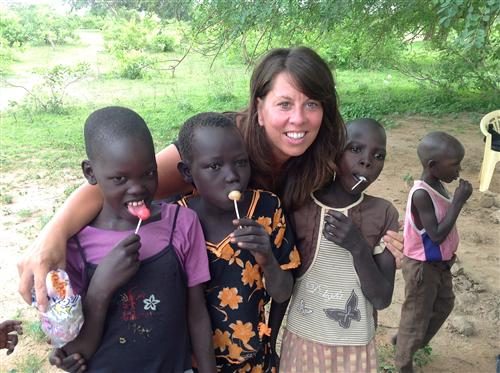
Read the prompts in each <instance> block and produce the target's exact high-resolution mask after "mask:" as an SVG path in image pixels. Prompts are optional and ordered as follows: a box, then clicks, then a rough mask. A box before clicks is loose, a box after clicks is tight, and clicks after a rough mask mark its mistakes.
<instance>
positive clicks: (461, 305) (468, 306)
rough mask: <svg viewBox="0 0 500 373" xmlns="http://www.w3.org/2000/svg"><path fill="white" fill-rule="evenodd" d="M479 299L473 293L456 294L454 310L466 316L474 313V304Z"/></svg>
mask: <svg viewBox="0 0 500 373" xmlns="http://www.w3.org/2000/svg"><path fill="white" fill-rule="evenodd" d="M478 299H479V297H478V296H477V294H475V293H470V292H467V293H460V294H457V296H456V298H455V305H456V308H457V309H459V310H460V311H462V312H464V313H466V314H471V313H474V311H475V306H474V305H475V304H476V302H477V300H478Z"/></svg>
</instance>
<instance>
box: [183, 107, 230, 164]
mask: <svg viewBox="0 0 500 373" xmlns="http://www.w3.org/2000/svg"><path fill="white" fill-rule="evenodd" d="M203 127H218V128H227V127H232V128H236V124H235V123H234V121H232V120H231V118H230V117H229V116H228V115H224V114H221V113H214V112H208V113H200V114H196V115H194V116H192V117H191V118H189V119H188V120H186V121H185V122H184V124H183V125H182V127H181V130H180V131H179V137H178V140H177V145H178V147H179V153H180V154H181V158H182V160H184V161H188V162H191V161H192V158H193V149H192V147H191V145H192V142H193V136H194V131H195V130H196V129H197V128H203Z"/></svg>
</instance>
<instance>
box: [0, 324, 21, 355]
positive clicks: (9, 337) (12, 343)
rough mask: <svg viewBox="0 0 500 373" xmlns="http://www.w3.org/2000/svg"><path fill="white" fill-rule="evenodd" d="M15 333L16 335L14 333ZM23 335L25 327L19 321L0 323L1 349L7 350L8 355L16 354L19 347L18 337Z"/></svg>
mask: <svg viewBox="0 0 500 373" xmlns="http://www.w3.org/2000/svg"><path fill="white" fill-rule="evenodd" d="M12 332H14V333H12ZM18 334H19V335H21V334H23V327H22V326H21V321H19V320H5V321H4V322H2V323H0V349H2V348H6V349H7V355H10V354H11V353H13V352H14V348H16V345H17V335H18Z"/></svg>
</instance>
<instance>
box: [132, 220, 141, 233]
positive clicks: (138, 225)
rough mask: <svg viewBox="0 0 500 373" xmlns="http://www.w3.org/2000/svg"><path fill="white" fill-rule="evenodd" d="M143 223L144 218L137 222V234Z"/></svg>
mask: <svg viewBox="0 0 500 373" xmlns="http://www.w3.org/2000/svg"><path fill="white" fill-rule="evenodd" d="M141 223H142V219H139V222H138V223H137V228H135V232H134V233H135V234H137V232H139V227H140V226H141Z"/></svg>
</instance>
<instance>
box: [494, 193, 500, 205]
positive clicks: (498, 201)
mask: <svg viewBox="0 0 500 373" xmlns="http://www.w3.org/2000/svg"><path fill="white" fill-rule="evenodd" d="M495 207H500V196H498V195H497V196H496V197H495Z"/></svg>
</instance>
